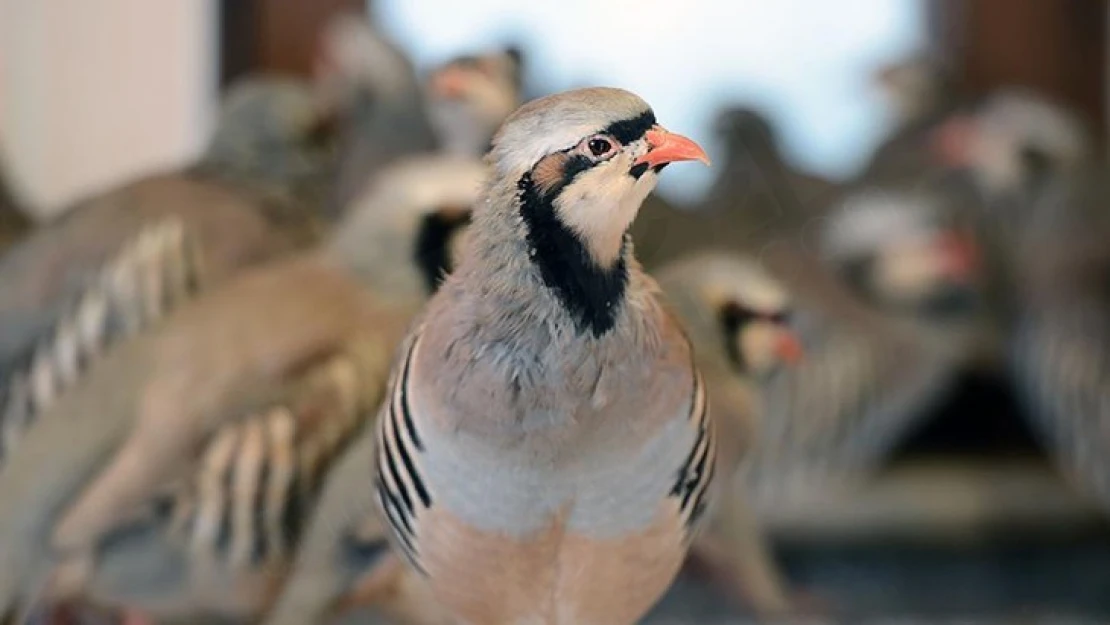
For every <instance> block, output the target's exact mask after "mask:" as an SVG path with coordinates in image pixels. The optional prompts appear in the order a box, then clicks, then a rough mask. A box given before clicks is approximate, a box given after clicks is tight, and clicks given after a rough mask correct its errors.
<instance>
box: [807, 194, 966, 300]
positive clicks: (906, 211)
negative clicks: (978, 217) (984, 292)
mask: <svg viewBox="0 0 1110 625" xmlns="http://www.w3.org/2000/svg"><path fill="white" fill-rule="evenodd" d="M934 200H935V198H932V197H930V196H928V195H926V194H919V193H906V192H896V191H884V190H879V189H870V190H867V191H862V192H858V193H856V194H853V195H852V196H850V197H849V198H848V199H847V200H846V201H845V202H844V203H843V205H842V206H841V207H840V209H839V210H838V211H836V212H835V213H833V214H832V215H831V216H830V220H829V222H828V223H827V225H826V228H825V232H824V240H823V248H824V249H823V251H824V253H825V254H826V256H827V258H828V259H829V261H830V263H831V264H832V265H833V266H834V267H835V268H836V269H837V270H838V271H839V272H840V274H841V275H842V276H843V277H844V279H845V280H846V281H847V283H848V284H849V286H850V287H851V288H852V289H853V290H854V291H855V292H856V294H857V295H859V296H860V297H861V298H862V299H864V300H865V301H867V302H868V303H870V304H872V305H875V306H877V307H879V308H880V309H882V310H885V311H888V312H895V313H899V314H910V315H914V316H917V317H925V318H947V316H948V315H952V314H962V313H965V312H967V311H968V310H969V307H970V306H971V304H972V303H973V301H974V294H975V293H976V286H975V285H976V279H977V273H978V261H977V252H976V245H975V243H974V239H973V238H972V237H971V235H970V233H968V232H965V231H964V230H962V229H960V228H958V227H957V226H956V225H955V224H948V223H944V216H943V215H942V214H941V213H940V210H939V209H938V207H937V206H935V205H934V204H932V202H933V201H934Z"/></svg>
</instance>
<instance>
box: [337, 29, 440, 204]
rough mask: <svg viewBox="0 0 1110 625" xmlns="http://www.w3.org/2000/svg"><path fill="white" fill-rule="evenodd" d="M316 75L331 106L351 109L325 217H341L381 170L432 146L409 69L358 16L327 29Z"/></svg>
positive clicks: (420, 98) (431, 135) (420, 97)
mask: <svg viewBox="0 0 1110 625" xmlns="http://www.w3.org/2000/svg"><path fill="white" fill-rule="evenodd" d="M323 42H324V44H323V50H322V52H321V57H320V62H319V67H318V71H317V73H318V75H319V76H320V77H321V81H322V87H323V92H324V93H325V94H326V97H327V98H328V99H330V100H331V101H332V102H333V106H336V107H337V108H341V109H344V110H350V111H352V114H351V115H349V116H348V117H347V118H346V120H347V123H346V124H345V127H344V128H343V129H342V130H341V132H340V136H341V137H342V145H341V147H340V154H341V158H340V168H339V175H338V178H337V179H336V186H335V190H334V194H333V196H332V201H331V203H330V209H329V210H330V212H332V213H333V214H341V213H342V211H343V210H345V208H346V207H347V206H349V205H350V204H351V203H352V202H353V201H354V199H355V198H356V197H357V196H358V195H359V194H360V193H361V192H363V191H364V190H366V189H367V188H368V187H369V185H371V184H372V182H373V179H374V177H375V176H376V175H377V174H378V173H379V172H380V171H381V170H382V169H383V168H384V167H386V166H387V165H389V164H390V163H392V162H394V161H396V160H399V159H401V158H404V157H407V156H416V155H419V154H426V153H430V152H431V151H433V150H435V149H436V148H437V147H438V142H437V139H436V136H435V130H434V129H433V127H432V125H431V122H430V120H429V119H428V115H427V112H426V111H425V107H424V96H423V92H422V90H421V86H420V82H419V80H418V79H417V76H416V70H415V68H414V67H413V64H412V61H411V60H410V59H409V58H408V56H407V55H405V53H404V52H403V51H402V50H401V49H400V48H399V47H398V46H397V45H396V44H395V43H393V42H392V41H391V40H390V39H389V38H388V37H387V36H386V35H385V33H383V32H382V31H381V30H380V29H379V28H378V27H377V26H376V25H373V24H370V23H369V22H368V21H367V20H366V18H365V17H364V16H362V15H359V14H356V13H351V14H346V13H340V14H338V15H336V16H335V17H334V18H333V19H332V21H331V22H330V23H329V24H328V25H327V27H326V29H325V33H324V37H323Z"/></svg>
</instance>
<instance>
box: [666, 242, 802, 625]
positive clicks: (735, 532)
mask: <svg viewBox="0 0 1110 625" xmlns="http://www.w3.org/2000/svg"><path fill="white" fill-rule="evenodd" d="M657 278H658V280H659V286H660V287H662V289H663V292H664V294H665V295H666V299H667V302H668V303H669V304H670V305H671V307H672V308H673V310H674V312H675V313H676V315H677V316H678V318H679V320H680V321H681V322H682V323H683V327H684V328H685V329H686V333H687V336H689V337H690V341H691V343H693V345H694V351H695V354H696V357H697V364H698V369H699V370H700V371H701V372H702V374H703V375H704V376H705V384H706V393H707V396H708V398H709V410H710V411H711V413H712V414H713V420H714V424H715V426H716V428H717V466H718V469H717V475H718V476H719V477H718V479H720V480H721V481H722V483H723V485H724V488H723V489H722V490H723V491H724V492H722V494H721V499H720V501H719V503H718V508H717V510H716V511H715V513H714V514H713V515H712V516H711V517H710V519H709V521H708V526H707V528H706V531H705V532H703V533H702V534H701V535H699V536H698V538H697V539H696V540H695V541H694V543H693V545H692V547H691V557H693V558H696V559H699V560H702V561H707V562H709V563H710V565H711V568H712V569H716V570H715V571H714V573H715V577H716V578H717V579H719V580H720V581H721V582H723V585H725V586H726V589H727V590H729V591H732V592H739V593H740V596H742V597H746V598H747V599H748V601H749V602H750V605H751V607H752V608H753V609H754V610H755V611H756V612H758V613H759V614H761V615H764V616H770V615H775V614H780V615H781V614H782V613H784V612H786V611H788V610H790V609H791V607H792V606H791V605H790V602H789V601H788V599H787V594H786V587H785V583H784V582H783V581H782V579H781V575H780V573H779V571H778V570H777V566H776V565H775V563H774V561H773V559H772V555H771V554H770V553H769V552H768V550H767V548H766V544H765V540H764V538H763V536H762V534H761V532H760V530H759V527H758V523H757V522H756V519H755V515H754V513H753V512H752V511H751V509H750V508H749V505H748V502H747V495H746V493H745V487H744V484H743V481H742V479H741V475H740V472H741V463H742V460H743V459H744V457H745V456H746V454H747V453H748V452H749V451H750V448H751V446H752V445H753V444H755V443H756V442H757V441H758V439H759V435H758V430H759V428H760V427H761V421H762V419H763V411H762V398H761V396H760V394H761V387H762V385H763V384H764V382H765V381H766V380H767V379H768V378H770V377H771V376H773V375H775V374H777V373H778V371H779V369H780V367H782V366H783V365H792V364H795V363H796V362H797V361H798V359H799V358H800V357H801V352H802V350H801V345H800V344H799V342H798V339H797V338H795V336H794V334H793V332H792V331H791V330H790V327H789V320H790V312H791V311H790V301H789V295H788V294H787V293H786V291H785V290H784V289H783V288H782V287H781V285H779V284H778V283H777V282H776V281H775V280H774V278H772V277H771V276H770V275H769V274H767V273H766V272H765V271H764V270H763V269H762V268H761V267H759V266H758V264H757V263H755V262H754V261H753V260H751V259H748V258H744V257H742V256H739V255H735V254H726V253H709V254H698V255H695V256H693V257H690V258H686V259H682V260H680V261H677V262H675V263H672V264H670V265H668V266H667V267H665V268H663V269H662V270H660V271H659V272H658V274H657Z"/></svg>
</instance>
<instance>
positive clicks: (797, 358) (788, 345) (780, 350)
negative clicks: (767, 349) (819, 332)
mask: <svg viewBox="0 0 1110 625" xmlns="http://www.w3.org/2000/svg"><path fill="white" fill-rule="evenodd" d="M775 355H777V356H778V357H779V359H780V360H782V361H783V362H785V363H786V364H788V365H796V364H798V363H799V362H801V361H802V357H803V356H805V350H804V349H802V342H801V341H799V340H798V337H797V336H794V334H793V333H792V332H788V331H786V330H783V331H781V332H779V336H778V340H777V341H776V342H775Z"/></svg>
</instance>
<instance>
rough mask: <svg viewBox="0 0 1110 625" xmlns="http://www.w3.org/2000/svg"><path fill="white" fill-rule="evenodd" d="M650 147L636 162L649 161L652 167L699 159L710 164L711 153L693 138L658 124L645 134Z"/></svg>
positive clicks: (707, 164)
mask: <svg viewBox="0 0 1110 625" xmlns="http://www.w3.org/2000/svg"><path fill="white" fill-rule="evenodd" d="M644 137H645V138H646V139H647V142H648V146H649V149H648V151H647V153H646V154H644V155H643V156H641V157H640V158H639V159H638V160H637V161H636V164H640V163H647V164H649V165H651V166H652V167H657V166H659V165H665V164H667V163H676V162H679V161H698V162H700V163H704V164H705V165H706V166H709V165H710V162H709V155H708V154H706V153H705V150H703V149H702V147H701V146H700V145H698V144H697V143H696V142H695V141H694V140H693V139H690V138H688V137H684V136H682V135H680V134H676V133H673V132H670V131H668V130H666V129H664V128H662V127H661V126H656V127H654V128H652V129H651V130H649V131H647V134H645V135H644Z"/></svg>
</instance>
